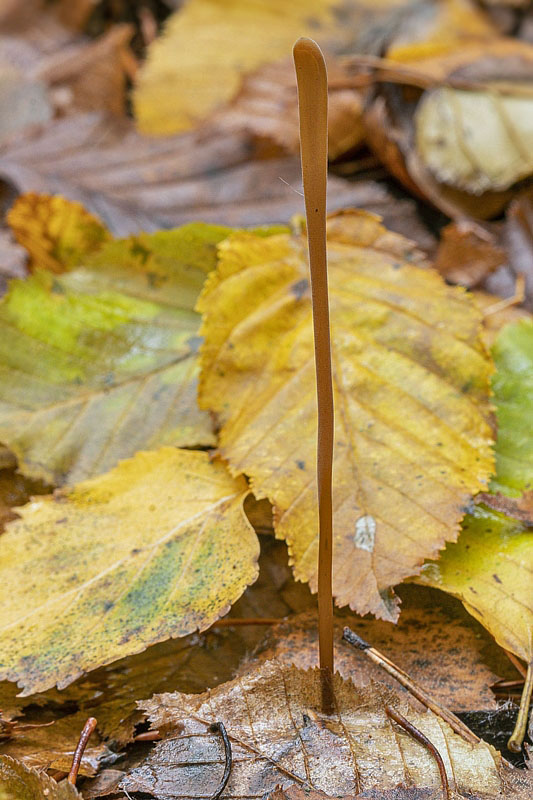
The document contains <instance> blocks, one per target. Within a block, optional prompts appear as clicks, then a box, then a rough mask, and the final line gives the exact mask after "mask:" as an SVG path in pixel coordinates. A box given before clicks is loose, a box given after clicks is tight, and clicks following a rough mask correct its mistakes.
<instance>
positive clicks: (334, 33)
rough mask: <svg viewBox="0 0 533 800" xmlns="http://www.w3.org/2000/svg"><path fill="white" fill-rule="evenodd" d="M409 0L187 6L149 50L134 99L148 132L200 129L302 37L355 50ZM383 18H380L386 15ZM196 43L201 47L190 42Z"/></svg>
mask: <svg viewBox="0 0 533 800" xmlns="http://www.w3.org/2000/svg"><path fill="white" fill-rule="evenodd" d="M405 5H406V0H374V1H373V2H372V0H357V2H355V3H344V4H342V5H341V6H338V5H336V4H335V2H333V1H332V0H293V2H292V3H290V4H287V3H284V2H283V0H271V2H270V3H269V4H268V6H265V5H264V3H262V2H257V0H255V2H254V3H253V4H252V5H250V3H249V2H245V1H243V0H234V2H232V3H231V4H230V5H228V3H226V2H221V0H188V2H187V3H186V4H185V5H184V6H183V7H182V8H181V9H180V10H179V11H177V12H176V13H175V14H174V15H172V16H171V17H170V18H169V19H168V20H167V21H166V24H165V30H164V33H163V35H162V36H160V37H159V38H158V39H156V40H155V41H154V42H153V43H152V45H151V46H150V47H149V48H148V54H147V60H146V63H145V64H144V66H143V67H142V69H141V70H140V73H139V77H138V80H137V86H136V89H135V93H134V106H135V115H136V117H137V120H138V124H139V127H140V129H141V130H142V131H144V132H145V133H151V134H170V133H175V132H179V131H183V130H187V129H189V128H192V127H194V126H195V125H197V124H198V123H199V122H201V121H202V120H205V119H206V118H208V117H209V116H210V115H211V114H212V113H213V112H215V111H217V110H219V109H220V108H221V107H222V106H223V105H224V104H225V103H227V102H229V101H231V100H232V99H233V98H234V97H235V95H236V94H237V92H238V90H239V87H240V84H241V80H242V78H243V76H246V75H247V74H248V73H250V72H252V71H253V70H255V69H257V67H259V66H260V65H262V64H268V63H270V62H273V61H277V60H278V59H280V58H285V57H286V56H287V55H288V54H289V53H290V51H291V49H292V46H293V44H294V41H295V39H297V38H298V36H312V37H314V38H315V39H317V41H318V42H319V43H320V44H322V45H324V46H325V49H326V51H327V52H329V53H338V52H341V51H343V50H349V49H350V48H351V47H353V41H354V36H355V35H356V34H355V31H357V32H358V33H359V36H364V30H365V28H366V27H367V26H368V24H369V22H370V20H372V19H375V18H379V19H380V20H386V19H387V16H388V15H390V13H391V12H392V11H394V9H396V8H399V7H402V6H405ZM380 12H381V14H380ZM191 41H194V47H191V46H190V42H191Z"/></svg>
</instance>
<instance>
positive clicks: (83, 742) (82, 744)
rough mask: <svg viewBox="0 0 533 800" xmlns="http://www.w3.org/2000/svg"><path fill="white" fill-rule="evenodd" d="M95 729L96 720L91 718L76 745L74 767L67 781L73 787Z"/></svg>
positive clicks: (73, 759) (73, 758)
mask: <svg viewBox="0 0 533 800" xmlns="http://www.w3.org/2000/svg"><path fill="white" fill-rule="evenodd" d="M95 728H96V720H95V718H94V717H89V719H88V720H87V722H86V723H85V725H84V726H83V730H82V732H81V733H80V738H79V741H78V744H77V745H76V749H75V750H74V755H73V757H72V766H71V768H70V772H69V774H68V778H67V781H68V782H69V783H71V784H72V785H73V786H76V778H77V777H78V771H79V769H80V764H81V759H82V757H83V753H84V752H85V748H86V747H87V742H88V741H89V737H90V735H91V733H92V732H93V731H94V729H95Z"/></svg>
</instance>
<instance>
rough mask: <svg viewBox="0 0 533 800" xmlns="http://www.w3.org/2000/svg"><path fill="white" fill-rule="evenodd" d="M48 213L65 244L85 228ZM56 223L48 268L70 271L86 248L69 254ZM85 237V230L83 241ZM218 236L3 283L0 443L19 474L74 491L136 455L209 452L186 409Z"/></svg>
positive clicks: (202, 230) (135, 243)
mask: <svg viewBox="0 0 533 800" xmlns="http://www.w3.org/2000/svg"><path fill="white" fill-rule="evenodd" d="M29 202H30V204H31V203H32V202H33V200H32V198H29ZM38 207H39V208H42V207H43V206H42V205H41V204H38ZM56 208H59V209H60V210H61V209H66V215H65V214H63V215H62V217H61V219H63V218H64V217H65V216H67V219H68V218H70V219H71V220H72V221H73V227H74V235H76V231H79V230H80V225H79V222H78V221H79V220H80V219H81V221H82V223H81V224H82V228H83V229H85V225H86V217H85V216H84V214H82V213H81V212H80V211H79V209H78V208H76V207H74V209H72V207H71V206H70V204H68V203H65V202H64V201H63V200H61V199H53V200H52V201H51V203H50V206H46V204H45V211H46V213H48V211H51V212H52V213H53V212H54V210H55V209H56ZM18 218H19V223H20V214H19V215H18ZM34 224H35V223H34ZM55 224H56V218H55V216H52V217H51V218H50V222H49V224H44V225H43V226H42V227H41V230H40V231H39V230H37V231H36V234H35V237H34V238H32V241H31V242H30V248H31V249H32V251H33V253H34V254H35V258H36V259H39V258H40V255H39V254H40V253H42V251H43V249H44V248H45V247H46V245H45V244H43V243H44V242H46V241H52V238H51V237H50V236H49V235H47V234H46V230H48V229H49V228H50V226H51V225H55ZM57 224H58V228H60V229H61V234H60V239H61V241H59V240H58V245H57V246H56V247H55V249H54V248H53V249H52V252H53V254H54V255H53V259H54V261H53V262H52V264H51V266H54V263H56V262H57V258H58V257H59V256H63V254H65V255H66V258H67V262H63V263H64V266H68V261H69V259H70V260H73V261H75V260H77V257H78V256H79V255H80V254H81V251H82V250H83V249H87V240H86V239H84V238H83V237H80V238H76V239H73V240H72V241H73V242H74V243H73V245H72V246H70V244H69V242H70V238H69V233H68V229H67V228H66V225H65V224H61V221H60V220H58V221H57ZM35 227H36V228H38V225H37V224H35ZM93 229H94V226H93V223H91V222H90V223H89V232H90V233H91V236H92V235H93ZM228 233H229V229H228V228H223V227H221V226H209V225H201V224H198V225H189V226H185V227H183V228H180V229H178V230H175V231H171V232H168V233H165V232H161V233H158V234H153V235H150V236H149V235H145V236H139V237H135V238H131V239H126V240H115V241H111V242H109V243H108V244H107V245H106V246H105V247H102V248H101V249H100V250H99V251H98V252H97V253H96V254H93V255H92V257H90V256H86V257H85V259H84V264H85V266H82V267H79V268H78V269H76V270H73V271H71V272H69V273H65V274H63V275H52V274H50V273H47V272H44V271H42V270H40V271H38V272H37V273H36V274H35V275H33V276H32V277H31V278H30V279H28V280H26V281H16V282H13V283H12V284H11V286H10V290H9V293H8V294H7V295H6V297H5V298H4V300H3V302H2V303H1V304H0V328H1V329H2V331H3V335H2V344H1V345H0V369H1V371H2V374H3V376H4V379H3V381H2V389H0V441H3V442H4V444H6V445H8V446H9V448H10V449H11V450H12V451H13V452H14V453H15V454H16V456H17V458H18V462H19V468H20V470H21V471H22V472H24V474H26V475H29V476H32V477H36V478H40V479H43V480H45V481H47V482H48V483H52V484H55V485H58V484H63V483H75V482H76V481H79V480H83V479H84V478H86V477H90V476H92V475H97V474H99V473H102V472H105V471H106V470H107V469H110V468H111V467H113V466H114V465H115V464H116V463H117V462H118V461H119V459H121V458H127V457H129V456H132V455H133V454H134V453H135V452H136V451H137V450H140V449H143V448H145V449H146V448H155V447H159V446H160V445H162V444H173V445H177V446H180V447H195V446H198V445H203V446H209V445H212V444H214V443H215V437H214V434H213V431H212V423H211V420H210V418H209V416H208V415H207V414H205V413H204V412H201V411H200V410H199V409H198V407H197V403H196V384H197V361H196V353H197V350H198V347H199V344H200V339H199V338H198V326H199V318H198V315H197V314H196V313H195V312H194V311H193V307H194V303H195V302H196V299H197V296H198V294H199V292H200V289H201V287H202V284H203V281H204V279H205V275H206V273H207V272H208V271H209V269H210V268H211V267H213V266H214V264H215V261H216V252H215V245H216V243H217V242H218V241H220V239H222V238H224V237H225V236H226V235H227V234H228ZM45 256H46V252H45ZM49 262H50V257H48V259H47V260H46V259H45V264H46V263H49ZM39 263H40V261H39Z"/></svg>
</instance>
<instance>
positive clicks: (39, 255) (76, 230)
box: [7, 193, 111, 272]
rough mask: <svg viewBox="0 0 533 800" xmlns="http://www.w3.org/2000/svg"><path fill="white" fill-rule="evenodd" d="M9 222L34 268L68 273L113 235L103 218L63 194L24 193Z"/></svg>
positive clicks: (14, 206) (14, 207)
mask: <svg viewBox="0 0 533 800" xmlns="http://www.w3.org/2000/svg"><path fill="white" fill-rule="evenodd" d="M7 221H8V224H9V226H10V228H11V230H12V231H13V233H14V235H15V238H16V240H17V242H19V244H21V245H23V247H25V248H26V250H27V251H28V253H29V264H28V266H29V268H30V270H34V269H36V268H37V267H39V268H41V269H47V270H50V272H67V271H68V270H69V269H72V268H73V267H75V266H77V265H78V264H79V263H80V262H81V260H82V258H83V257H84V256H87V255H90V253H92V252H94V251H96V250H99V249H100V248H101V247H102V245H103V244H104V243H105V242H106V241H108V240H109V239H110V238H111V236H110V234H109V231H108V230H107V228H106V227H105V226H104V225H102V223H101V222H100V220H98V219H97V218H96V217H94V216H93V215H92V214H89V213H88V212H87V211H86V210H85V208H84V207H83V206H82V205H80V204H79V203H72V202H70V201H68V200H65V198H64V197H61V196H56V197H50V196H47V195H37V194H33V193H30V194H25V195H21V196H19V197H18V198H17V200H16V201H15V204H14V205H13V207H12V208H11V209H10V211H9V213H8V215H7Z"/></svg>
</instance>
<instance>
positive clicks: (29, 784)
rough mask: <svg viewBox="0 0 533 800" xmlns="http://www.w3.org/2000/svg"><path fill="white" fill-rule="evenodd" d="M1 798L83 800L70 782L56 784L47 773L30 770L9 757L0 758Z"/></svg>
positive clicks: (6, 799) (10, 799) (18, 799)
mask: <svg viewBox="0 0 533 800" xmlns="http://www.w3.org/2000/svg"><path fill="white" fill-rule="evenodd" d="M0 797H1V798H2V800H4V798H5V800H81V794H80V793H79V792H78V791H77V790H76V787H75V786H73V785H72V784H71V783H69V782H68V781H61V783H56V782H55V780H54V779H53V778H49V777H48V775H47V774H46V772H42V771H38V770H36V769H28V767H26V766H24V764H21V763H20V762H19V761H16V760H15V759H13V758H10V757H9V756H0Z"/></svg>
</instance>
